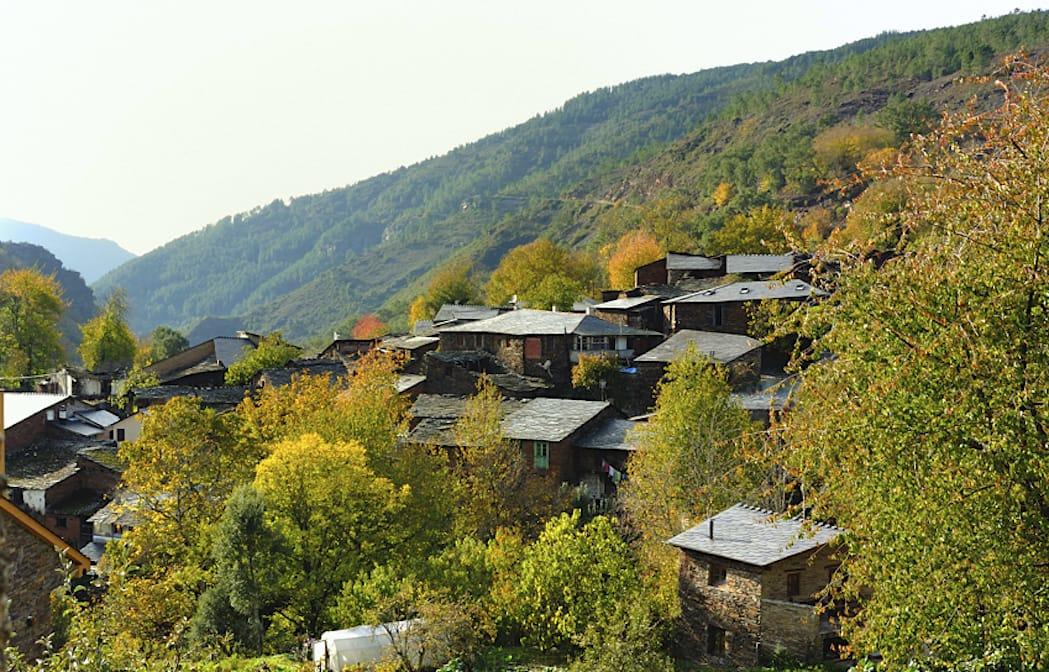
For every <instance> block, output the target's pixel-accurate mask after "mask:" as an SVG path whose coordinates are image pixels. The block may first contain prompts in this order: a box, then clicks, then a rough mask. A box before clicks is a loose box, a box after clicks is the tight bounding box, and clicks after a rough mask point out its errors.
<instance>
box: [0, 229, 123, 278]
mask: <svg viewBox="0 0 1049 672" xmlns="http://www.w3.org/2000/svg"><path fill="white" fill-rule="evenodd" d="M0 241H11V242H15V243H30V244H33V245H39V246H40V247H43V248H45V249H46V250H48V251H49V252H51V253H52V254H54V255H55V256H56V257H57V258H58V259H60V260H61V261H62V264H63V265H64V266H65V267H66V268H68V269H70V270H74V271H76V272H77V273H79V274H80V275H81V276H82V277H83V278H84V282H87V283H88V284H90V283H92V282H94V281H96V280H98V279H99V278H101V277H102V276H103V275H105V274H106V273H108V272H109V271H111V270H113V269H115V268H117V267H118V266H120V265H121V264H123V263H125V262H127V261H129V260H131V259H134V258H135V255H134V254H133V253H131V252H128V251H127V250H125V249H124V248H123V247H121V246H120V245H119V244H118V243H116V242H114V241H112V240H109V239H108V238H88V237H85V236H74V235H71V234H67V233H62V232H61V231H56V230H54V229H50V228H48V227H46V226H41V225H40V224H31V223H29V222H22V221H19V220H16V219H9V218H6V217H0Z"/></svg>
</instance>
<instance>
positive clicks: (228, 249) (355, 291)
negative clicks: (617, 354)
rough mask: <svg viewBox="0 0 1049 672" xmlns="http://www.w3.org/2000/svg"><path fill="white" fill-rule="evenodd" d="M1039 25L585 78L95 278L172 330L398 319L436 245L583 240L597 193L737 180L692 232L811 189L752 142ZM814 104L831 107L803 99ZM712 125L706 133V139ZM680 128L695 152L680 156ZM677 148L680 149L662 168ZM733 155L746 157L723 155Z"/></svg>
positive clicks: (838, 116) (1024, 41)
mask: <svg viewBox="0 0 1049 672" xmlns="http://www.w3.org/2000/svg"><path fill="white" fill-rule="evenodd" d="M1047 36H1049V23H1047V21H1046V14H1045V13H1044V12H1041V13H1028V14H1024V15H1016V14H1014V15H1007V16H1005V17H1000V18H998V19H990V20H987V21H982V22H978V23H975V24H968V25H967V26H962V27H956V28H944V29H936V30H933V31H921V32H917V33H888V34H883V35H879V36H877V37H873V38H867V39H865V40H861V41H859V42H855V43H852V44H848V45H844V46H842V47H839V48H837V49H833V50H826V51H821V52H809V53H805V54H800V55H798V56H794V57H792V58H790V59H786V60H784V61H779V62H766V63H752V64H739V65H735V66H725V67H722V68H716V69H711V70H704V71H700V72H698V73H692V74H689V75H660V76H655V77H649V78H644V79H641V80H635V81H633V82H627V83H624V84H621V85H618V86H616V87H607V88H604V89H598V90H596V91H593V92H588V93H586V94H581V95H579V96H576V97H574V98H572V99H570V100H568V101H566V102H565V104H564V105H562V106H560V107H559V108H557V109H556V110H553V111H550V112H547V113H544V114H541V115H536V116H534V117H532V118H531V119H529V120H528V121H526V122H523V123H522V124H519V125H517V126H514V127H511V128H509V129H506V130H504V131H501V132H499V133H495V134H492V135H490V136H486V137H485V138H482V139H481V140H478V141H477V142H474V143H470V144H468V145H463V146H460V147H457V148H456V149H454V150H452V151H450V152H448V153H447V154H444V155H441V156H439V157H433V158H431V159H428V160H426V161H423V162H420V163H418V164H415V165H413V166H410V167H407V168H399V169H397V170H395V171H390V172H388V173H383V174H381V175H377V176H375V177H373V178H369V179H367V180H363V181H361V182H358V183H356V184H353V185H350V186H348V187H344V188H340V189H332V190H328V191H325V192H322V193H320V194H313V195H307V196H300V197H297V198H294V199H292V200H291V201H290V202H289V203H285V202H284V201H282V200H279V199H277V200H274V201H273V202H271V203H270V204H268V205H266V206H260V207H257V208H254V209H253V210H251V211H248V212H247V213H240V214H238V215H234V216H231V217H227V218H224V219H223V220H220V221H219V222H216V223H215V224H212V225H209V226H208V227H206V228H205V229H203V230H201V231H198V232H195V233H193V234H189V235H188V236H185V237H183V238H180V239H177V240H175V241H172V242H170V243H168V244H167V245H165V246H163V247H162V248H159V249H158V250H155V251H154V252H151V253H149V254H147V255H144V256H143V257H141V258H139V259H136V260H133V261H131V262H129V263H127V264H125V265H124V266H122V267H121V268H119V269H116V270H115V271H113V272H111V273H109V274H107V276H105V277H103V278H102V279H100V280H99V282H98V283H96V289H98V290H99V291H102V292H104V291H107V290H108V289H109V288H111V287H114V286H124V287H125V288H126V289H127V290H128V293H129V298H130V300H131V305H132V315H131V319H132V323H133V326H134V327H135V328H136V330H138V331H140V332H143V331H147V330H148V329H150V328H152V327H153V326H155V325H156V324H159V323H170V324H175V325H177V326H183V327H185V326H188V325H189V324H192V323H194V322H196V321H199V320H200V319H202V318H205V317H227V318H230V317H232V318H237V317H240V318H241V319H242V321H243V326H245V327H248V328H253V329H256V330H271V329H281V330H283V331H284V332H285V335H286V336H288V337H290V338H304V337H309V336H316V335H317V334H320V333H327V332H329V331H330V329H331V328H333V327H336V326H340V325H343V324H344V323H345V321H346V320H347V319H349V318H352V317H353V316H355V315H359V314H361V313H363V312H369V311H374V310H377V309H380V310H382V311H383V312H384V314H385V316H386V317H387V318H390V317H396V316H398V314H399V313H403V310H402V309H403V307H404V306H406V304H407V301H408V300H409V298H410V293H411V291H413V290H412V288H413V287H415V286H417V285H418V283H419V282H420V281H421V279H422V278H423V277H424V276H425V275H426V274H427V273H428V272H429V271H430V270H432V269H433V268H434V267H435V266H436V265H438V264H439V263H441V262H443V261H445V260H446V259H447V258H449V257H450V256H453V255H457V254H468V255H469V256H471V257H473V258H475V259H478V260H479V261H480V263H481V265H482V267H487V268H491V267H492V266H493V265H494V263H495V261H497V260H498V257H499V256H500V255H501V254H502V253H503V252H505V250H506V249H508V248H509V247H512V246H513V245H515V244H520V243H523V242H528V241H530V240H532V239H534V238H535V237H537V236H539V235H549V236H551V237H553V238H556V239H558V240H559V241H561V242H565V243H567V244H571V245H576V246H580V245H592V244H595V242H597V241H599V239H601V236H605V237H607V234H608V233H609V232H610V231H611V230H613V229H614V228H615V227H614V226H607V225H606V223H603V220H601V218H602V217H604V218H605V219H608V217H607V214H606V211H607V210H608V209H609V207H610V206H609V204H608V203H607V201H609V196H610V195H611V196H612V198H613V200H614V199H619V200H623V201H626V202H633V203H645V202H647V201H650V200H653V199H657V198H659V197H660V195H661V194H665V193H673V192H674V191H675V189H677V190H678V191H679V192H680V191H682V190H683V188H684V187H683V185H685V184H689V186H690V188H691V189H692V190H693V191H692V192H691V193H690V194H689V195H688V198H691V199H692V200H697V199H699V196H701V195H702V194H709V193H710V190H711V189H712V187H711V180H712V179H713V177H712V176H713V175H714V174H715V173H718V172H719V171H721V172H722V173H725V175H723V176H722V177H724V178H725V179H730V180H731V181H733V182H740V183H741V185H744V186H746V188H745V189H744V188H741V189H740V190H739V196H738V197H737V198H736V199H735V202H734V204H733V205H732V207H730V208H726V209H724V211H723V212H721V213H713V214H709V216H708V214H703V217H704V218H705V219H704V221H703V222H702V226H701V227H699V229H701V230H698V232H699V234H703V233H704V232H706V233H709V232H710V231H711V230H715V229H716V228H718V227H719V226H720V225H721V224H723V222H724V218H725V217H726V216H727V215H728V214H731V212H732V211H733V210H735V211H738V210H740V209H742V208H744V207H747V206H751V205H754V204H761V203H769V202H781V201H783V200H784V199H786V198H788V197H798V196H803V197H806V198H811V196H812V195H811V194H806V193H803V192H804V189H800V190H799V189H796V188H795V186H796V185H794V184H792V183H790V182H791V180H794V178H793V177H792V178H791V179H790V180H786V179H785V178H783V176H782V175H778V176H773V177H774V179H773V182H774V183H775V191H774V193H772V192H768V193H759V192H758V191H757V190H755V189H754V188H753V185H750V184H749V183H750V182H753V181H754V180H753V176H750V175H743V173H746V172H747V171H748V170H750V171H751V172H753V170H752V169H751V168H748V167H747V166H746V165H743V164H745V163H746V162H747V161H750V162H753V160H754V157H753V156H750V155H753V153H754V152H755V151H759V150H760V151H768V152H771V151H778V152H779V153H780V154H783V155H784V156H788V155H790V153H791V152H793V151H795V150H794V148H792V147H791V146H790V145H789V141H794V142H797V143H804V144H811V138H812V137H813V135H814V134H815V133H816V132H817V131H818V130H819V129H820V128H823V127H826V126H827V125H829V124H831V123H840V122H842V120H848V119H855V118H858V117H862V116H863V115H870V114H872V113H873V112H875V111H876V110H877V109H879V105H883V104H884V103H885V101H886V100H888V99H889V98H890V97H891V96H892V95H893V93H894V92H895V90H896V89H900V90H904V91H906V92H908V93H911V94H912V95H917V94H919V93H920V95H923V96H925V95H927V93H928V92H921V91H920V90H919V87H918V85H919V84H921V83H927V82H931V81H934V80H939V79H941V78H951V77H956V76H957V75H959V74H972V73H978V72H983V71H985V70H986V69H987V68H988V67H990V65H991V64H992V63H993V59H994V58H995V57H996V56H1000V55H1001V54H1003V53H1006V52H1007V51H1010V50H1015V49H1016V48H1019V47H1020V46H1036V45H1034V44H1032V43H1033V42H1036V43H1037V44H1038V45H1040V44H1044V43H1045V42H1046V38H1047ZM882 75H884V76H882ZM904 80H908V81H910V80H913V81H910V83H907V82H905V81H904ZM875 90H877V95H873V94H872V97H870V99H869V100H861V99H855V100H851V102H849V103H848V104H851V105H853V108H851V109H848V108H843V109H840V110H839V109H838V108H837V107H834V106H836V105H837V103H838V102H839V101H840V100H842V99H844V98H847V97H848V96H853V97H854V98H855V97H856V96H858V95H859V93H863V92H866V93H871V92H873V91H875ZM799 91H800V92H802V94H805V95H808V98H806V99H805V100H802V98H804V97H805V95H801V94H799V93H798V92H799ZM815 92H819V95H818V96H817V95H816V93H815ZM809 94H811V95H809ZM928 95H929V96H930V97H932V98H935V97H937V96H938V95H939V94H938V93H936V92H932V93H928ZM791 96H794V98H791ZM795 98H796V99H797V100H795ZM777 101H786V102H788V103H789V104H790V106H789V107H788V109H789V110H790V113H793V114H796V115H797V116H798V119H799V123H798V124H793V125H792V121H793V120H792V118H791V117H790V114H787V115H786V118H785V119H781V120H780V121H779V122H777V123H779V124H780V126H781V127H782V128H781V129H772V130H769V128H768V127H769V124H770V123H771V120H772V119H773V117H775V116H776V111H775V110H774V109H772V107H774V106H775V105H776V104H777ZM952 104H955V102H952ZM824 105H826V106H829V107H828V109H832V111H831V112H828V113H826V114H822V115H821V114H819V113H815V114H814V113H812V109H816V108H821V107H822V106H824ZM806 106H808V107H809V108H811V109H808V110H806V109H805V107H806ZM748 124H750V125H751V126H756V127H757V128H759V129H764V130H763V131H762V132H763V133H765V135H766V136H769V135H771V134H775V133H778V134H780V135H782V136H783V137H784V138H788V139H790V140H789V141H787V140H785V141H784V143H786V144H784V143H781V145H780V146H775V147H774V146H772V145H769V138H768V137H762V138H760V139H759V140H760V142H759V143H757V145H756V146H755V145H747V144H746V142H745V140H746V138H745V132H747V128H746V127H747V125H748ZM802 126H804V128H801V127H802ZM741 129H742V131H744V133H740V130H741ZM799 129H800V130H799ZM719 134H720V136H719ZM715 136H719V138H720V139H719V140H718V142H720V145H721V146H720V147H718V146H713V145H711V146H706V145H705V144H704V143H707V144H708V145H709V143H710V141H711V138H714V137H715ZM737 136H743V140H744V141H741V140H740V137H737ZM773 139H775V136H773ZM681 142H685V143H686V144H687V143H691V144H692V146H693V147H704V149H703V151H702V152H700V153H699V154H696V153H693V154H691V155H690V154H689V152H690V150H689V148H688V147H687V146H686V145H682V144H681ZM762 143H764V145H769V147H765V146H764V145H763V144H762ZM773 144H774V143H773ZM726 148H727V149H726ZM723 153H724V156H723V155H722V154H723ZM748 153H749V155H748V156H745V157H743V158H741V159H740V156H742V155H744V154H748ZM677 156H680V157H691V158H689V159H688V162H686V161H684V159H682V160H681V161H678V163H677V165H675V161H677V159H675V158H674V157H677ZM735 159H740V161H742V162H743V163H741V164H740V163H739V162H738V161H737V163H738V164H739V165H735V166H733V165H730V164H731V162H732V161H733V160H735ZM804 160H807V158H806V157H795V158H794V159H791V161H795V162H798V161H802V162H803V161H804ZM777 161H778V162H779V163H780V164H783V165H779V166H774V170H773V172H776V171H778V172H779V173H784V174H785V173H787V172H791V171H795V172H797V171H796V168H797V166H787V165H786V164H785V163H784V159H783V158H782V157H774V158H770V159H768V160H767V161H766V163H770V164H772V163H776V162H777ZM660 162H662V169H660V170H659V171H653V168H654V167H658V166H659V165H660ZM689 162H690V163H689ZM697 164H702V165H701V167H700V168H696V165H697ZM632 170H634V171H636V170H648V171H649V173H648V175H647V176H646V178H645V180H646V183H645V184H644V186H643V188H642V189H641V190H640V191H639V190H637V189H633V190H632V189H626V190H625V191H623V193H620V194H615V190H616V189H621V187H622V182H623V179H624V175H625V174H628V173H629V172H630V171H632ZM733 170H735V171H736V172H737V173H740V174H739V175H733V174H732V171H733ZM656 172H659V173H660V175H659V176H658V178H657V179H653V177H652V176H653V175H654V174H655V173H656ZM697 173H702V175H698V174H697ZM686 178H687V179H686ZM763 179H764V178H763ZM805 179H806V180H808V178H805ZM795 181H796V180H795ZM802 181H803V182H804V181H805V180H802ZM810 182H812V180H808V181H807V182H806V184H808V183H810ZM639 184H640V182H639ZM812 188H813V187H812V186H811V185H810V186H809V187H808V189H810V190H811V189H812ZM794 192H797V193H794ZM603 213H604V214H603Z"/></svg>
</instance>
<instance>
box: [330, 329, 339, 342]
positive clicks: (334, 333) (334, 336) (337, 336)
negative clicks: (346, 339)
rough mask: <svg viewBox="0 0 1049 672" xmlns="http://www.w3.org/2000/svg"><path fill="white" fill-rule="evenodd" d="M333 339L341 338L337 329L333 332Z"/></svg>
mask: <svg viewBox="0 0 1049 672" xmlns="http://www.w3.org/2000/svg"><path fill="white" fill-rule="evenodd" d="M331 340H333V341H337V340H339V332H337V331H333V332H331Z"/></svg>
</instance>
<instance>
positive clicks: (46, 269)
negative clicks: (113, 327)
mask: <svg viewBox="0 0 1049 672" xmlns="http://www.w3.org/2000/svg"><path fill="white" fill-rule="evenodd" d="M11 268H32V269H36V270H38V271H40V272H41V273H43V274H44V275H53V276H55V280H57V281H58V284H59V285H60V286H61V287H62V298H63V300H65V302H66V306H67V307H66V311H65V313H64V314H63V315H62V319H61V321H60V322H59V328H60V329H61V330H62V341H63V343H62V345H63V347H65V350H66V354H67V355H69V356H75V355H76V346H77V344H79V343H80V325H81V324H83V323H85V322H87V321H88V320H90V319H91V318H92V317H93V316H94V315H95V310H96V307H95V295H94V293H92V291H91V288H90V287H88V286H87V284H86V283H85V282H84V279H83V278H82V277H81V276H80V274H79V273H77V272H76V271H71V270H69V269H68V268H66V267H65V266H63V264H62V262H61V261H59V260H58V258H57V257H55V255H53V254H51V252H49V251H48V250H45V249H44V248H43V247H40V246H39V245H31V244H29V243H3V242H0V273H3V272H4V271H6V270H8V269H11Z"/></svg>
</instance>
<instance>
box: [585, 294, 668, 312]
mask: <svg viewBox="0 0 1049 672" xmlns="http://www.w3.org/2000/svg"><path fill="white" fill-rule="evenodd" d="M662 299H663V297H662V296H658V295H656V294H645V295H643V296H630V297H626V298H623V299H613V300H611V301H605V302H604V303H599V304H597V305H595V306H594V308H595V309H597V310H630V309H631V308H637V307H638V306H643V305H645V304H646V303H653V302H655V301H661V300H662Z"/></svg>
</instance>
